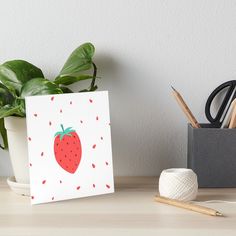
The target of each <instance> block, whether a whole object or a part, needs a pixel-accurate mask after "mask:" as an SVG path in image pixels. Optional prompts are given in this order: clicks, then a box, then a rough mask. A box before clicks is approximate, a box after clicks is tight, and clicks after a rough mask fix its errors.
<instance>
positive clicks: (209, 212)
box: [155, 196, 223, 216]
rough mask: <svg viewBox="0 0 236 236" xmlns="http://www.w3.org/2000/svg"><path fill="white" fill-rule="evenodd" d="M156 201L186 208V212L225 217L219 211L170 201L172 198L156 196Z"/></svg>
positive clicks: (173, 200)
mask: <svg viewBox="0 0 236 236" xmlns="http://www.w3.org/2000/svg"><path fill="white" fill-rule="evenodd" d="M155 201H157V202H160V203H165V204H168V205H172V206H176V207H180V208H184V209H186V210H190V211H195V212H198V213H202V214H206V215H210V216H223V214H222V213H220V212H219V211H216V210H214V209H211V208H208V207H204V206H199V205H195V204H191V203H187V202H182V201H179V200H175V199H170V198H166V197H161V196H156V197H155Z"/></svg>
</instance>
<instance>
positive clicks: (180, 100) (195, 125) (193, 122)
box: [171, 86, 201, 128]
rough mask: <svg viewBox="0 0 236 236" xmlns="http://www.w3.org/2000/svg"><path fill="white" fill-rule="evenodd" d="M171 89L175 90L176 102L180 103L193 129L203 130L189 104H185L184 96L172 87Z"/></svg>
mask: <svg viewBox="0 0 236 236" xmlns="http://www.w3.org/2000/svg"><path fill="white" fill-rule="evenodd" d="M171 88H172V89H173V95H174V97H175V99H176V101H177V102H178V104H179V106H180V107H181V109H182V110H183V112H184V114H185V115H186V116H187V118H188V120H189V121H190V123H191V125H192V126H193V128H201V126H200V125H199V123H198V122H197V120H196V119H195V117H194V115H193V114H192V112H191V111H190V109H189V108H188V106H187V104H186V103H185V101H184V99H183V98H182V96H181V95H180V94H179V92H178V91H177V90H176V89H174V88H173V87H172V86H171Z"/></svg>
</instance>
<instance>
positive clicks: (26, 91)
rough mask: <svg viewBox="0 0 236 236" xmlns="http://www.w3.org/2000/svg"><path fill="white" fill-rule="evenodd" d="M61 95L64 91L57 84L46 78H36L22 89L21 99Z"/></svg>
mask: <svg viewBox="0 0 236 236" xmlns="http://www.w3.org/2000/svg"><path fill="white" fill-rule="evenodd" d="M60 93H63V91H62V90H61V89H60V87H59V86H58V85H56V84H55V83H53V82H51V81H49V80H47V79H44V78H35V79H32V80H30V81H28V82H27V83H26V84H25V85H24V86H23V87H22V89H21V94H20V97H21V98H25V97H27V96H34V95H46V94H60Z"/></svg>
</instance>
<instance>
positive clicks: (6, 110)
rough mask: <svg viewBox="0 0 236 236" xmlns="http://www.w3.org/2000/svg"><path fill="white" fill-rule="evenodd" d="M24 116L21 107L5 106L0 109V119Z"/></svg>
mask: <svg viewBox="0 0 236 236" xmlns="http://www.w3.org/2000/svg"><path fill="white" fill-rule="evenodd" d="M12 115H16V116H21V117H23V116H24V113H23V112H22V107H21V105H17V106H14V105H13V106H12V105H5V106H4V107H2V108H0V119H2V118H4V117H7V116H12Z"/></svg>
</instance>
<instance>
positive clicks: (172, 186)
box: [159, 168, 198, 201]
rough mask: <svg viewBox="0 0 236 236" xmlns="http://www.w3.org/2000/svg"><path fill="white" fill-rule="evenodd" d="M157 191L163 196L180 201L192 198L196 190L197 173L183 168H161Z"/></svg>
mask: <svg viewBox="0 0 236 236" xmlns="http://www.w3.org/2000/svg"><path fill="white" fill-rule="evenodd" d="M159 192H160V195H161V196H163V197H168V198H172V199H178V200H181V201H191V200H194V199H195V198H196V196H197V192H198V182H197V175H196V174H195V173H194V172H193V171H192V170H191V169H185V168H172V169H167V170H163V171H162V173H161V175H160V179H159Z"/></svg>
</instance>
